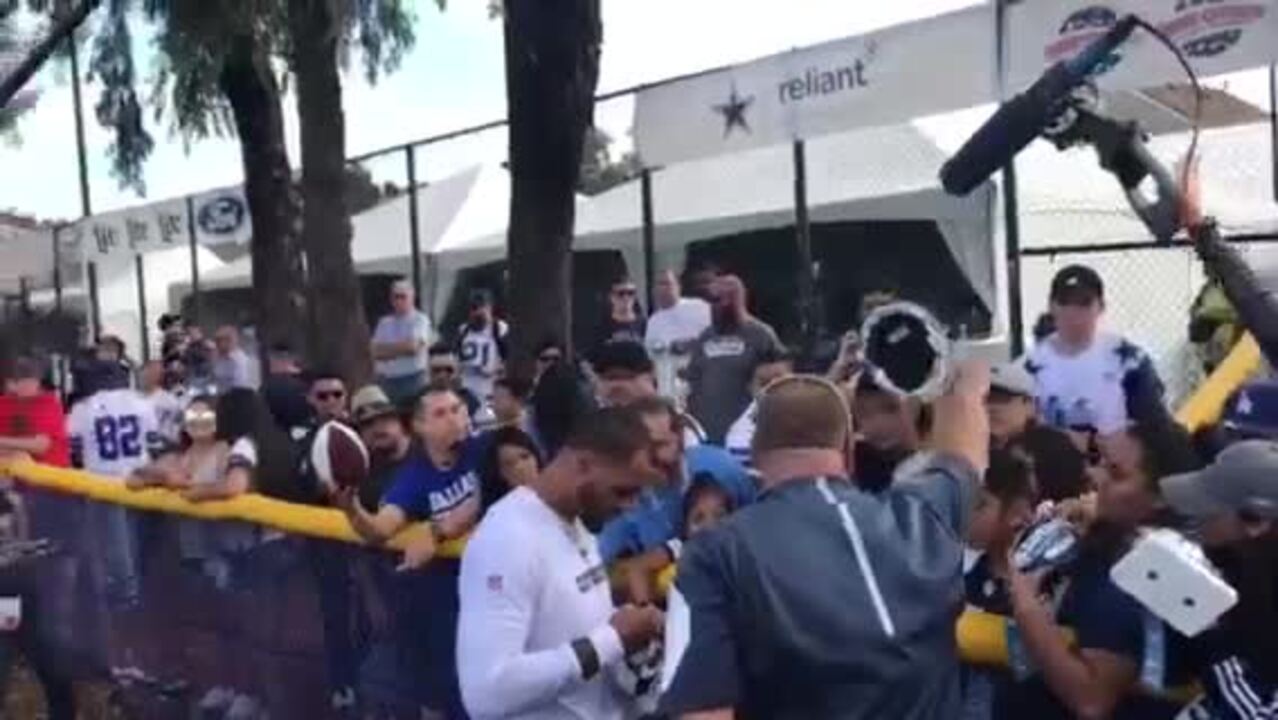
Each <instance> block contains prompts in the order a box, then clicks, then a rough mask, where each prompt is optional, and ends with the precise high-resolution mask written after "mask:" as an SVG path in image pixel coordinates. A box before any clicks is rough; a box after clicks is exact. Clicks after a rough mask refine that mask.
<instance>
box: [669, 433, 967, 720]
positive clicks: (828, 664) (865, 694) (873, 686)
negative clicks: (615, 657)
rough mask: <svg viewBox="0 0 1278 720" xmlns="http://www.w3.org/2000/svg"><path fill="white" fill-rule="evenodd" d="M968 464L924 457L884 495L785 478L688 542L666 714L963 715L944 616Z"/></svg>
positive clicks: (958, 572) (956, 567)
mask: <svg viewBox="0 0 1278 720" xmlns="http://www.w3.org/2000/svg"><path fill="white" fill-rule="evenodd" d="M977 488H978V477H977V474H976V472H975V470H973V469H972V467H971V466H970V465H969V464H968V463H966V462H964V461H962V460H959V459H958V458H955V457H951V456H945V455H934V456H933V457H932V458H931V460H930V462H928V463H926V464H925V465H924V466H923V467H921V468H919V469H918V470H917V471H915V472H914V473H912V474H911V475H910V476H909V477H907V478H901V479H900V480H898V482H897V483H896V484H894V485H893V486H892V488H891V489H889V490H887V491H885V492H884V493H882V494H879V495H872V494H870V493H866V492H862V491H861V490H859V489H857V488H856V487H855V486H854V485H853V484H852V483H851V482H849V481H848V480H847V479H846V478H806V479H796V480H793V481H790V482H787V483H785V484H782V485H780V486H778V487H775V488H772V489H770V490H768V491H766V492H765V493H764V494H763V495H762V496H761V497H760V499H759V500H758V501H757V502H756V503H754V504H753V505H751V506H749V507H746V508H744V509H742V510H740V511H738V512H737V513H735V514H734V515H733V516H732V517H730V518H729V519H728V520H726V521H725V522H724V523H722V524H721V525H719V526H718V527H716V528H714V529H713V530H709V531H707V532H705V533H703V534H701V535H698V536H697V537H696V538H695V539H694V540H693V541H691V542H689V543H687V544H686V545H685V547H684V552H683V556H682V557H681V558H680V561H679V573H678V576H677V579H676V580H675V590H676V591H675V592H672V593H671V598H670V610H669V612H668V614H667V623H668V625H667V628H668V629H670V630H674V629H677V628H682V630H676V631H675V632H668V635H667V650H666V653H667V656H666V662H667V665H666V677H665V680H664V682H665V683H666V687H665V693H664V695H663V697H662V701H661V705H662V710H663V711H664V712H667V713H669V714H670V715H672V716H677V715H679V714H682V713H689V712H696V711H704V710H712V709H716V708H723V707H731V708H735V709H736V710H737V717H738V718H743V719H745V720H749V719H750V718H774V719H777V720H791V719H793V720H800V719H802V720H808V719H809V718H838V719H840V720H852V719H854V718H855V719H857V720H860V719H862V718H864V719H866V720H870V719H874V720H877V719H878V718H909V719H914V720H939V719H941V718H954V717H957V716H958V712H959V709H960V707H961V704H960V702H959V699H960V698H959V660H958V652H957V648H956V644H955V636H954V624H955V622H956V621H957V620H958V616H959V613H960V611H961V610H962V607H963V576H962V570H963V568H962V564H963V543H962V537H963V532H964V528H965V527H966V525H967V519H968V517H969V516H970V513H971V506H972V503H973V498H974V497H975V495H976V491H977Z"/></svg>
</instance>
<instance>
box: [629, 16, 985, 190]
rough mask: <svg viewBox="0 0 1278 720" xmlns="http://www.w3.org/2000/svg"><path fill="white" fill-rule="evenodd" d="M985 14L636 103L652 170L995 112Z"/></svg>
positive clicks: (885, 34) (800, 56) (911, 27)
mask: <svg viewBox="0 0 1278 720" xmlns="http://www.w3.org/2000/svg"><path fill="white" fill-rule="evenodd" d="M994 97H995V88H994V18H993V14H992V11H991V9H990V6H987V5H980V6H976V7H972V8H968V9H965V10H960V11H958V12H954V13H948V14H946V15H940V16H937V17H933V18H928V19H925V20H919V21H917V22H911V23H906V24H903V25H897V26H894V27H889V28H885V29H883V30H879V31H876V32H872V33H869V34H866V35H861V36H857V37H850V38H845V39H843V40H836V41H834V42H829V43H825V44H822V45H816V46H813V47H810V48H803V49H799V50H793V51H790V52H786V53H781V54H779V55H773V56H771V57H767V58H763V59H760V60H756V61H754V62H750V63H746V64H743V65H738V66H736V67H731V68H727V69H724V70H719V71H716V72H712V73H708V74H705V75H698V76H696V77H693V78H689V79H687V80H682V81H679V82H674V83H670V84H668V85H660V86H657V87H653V88H650V89H647V90H644V91H642V92H640V93H639V95H638V98H637V99H636V100H635V141H636V145H637V146H638V149H639V155H640V157H641V158H642V159H643V162H644V164H646V165H647V166H649V167H654V166H658V165H666V164H670V163H676V162H681V161H684V160H689V159H692V158H698V157H707V156H711V155H717V154H720V153H730V152H739V151H741V150H747V149H750V148H756V147H762V146H766V145H776V144H780V143H787V142H791V141H793V140H797V139H802V138H808V137H815V136H818V135H823V134H827V133H834V132H840V131H843V130H849V129H852V128H856V127H867V126H873V125H887V124H892V123H897V122H901V121H904V120H908V119H910V118H912V117H919V116H924V115H932V114H936V113H942V112H947V111H950V110H957V109H960V108H964V107H969V106H972V105H979V104H981V103H986V102H992V101H993V99H994Z"/></svg>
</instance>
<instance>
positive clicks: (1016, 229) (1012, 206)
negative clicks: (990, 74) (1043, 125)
mask: <svg viewBox="0 0 1278 720" xmlns="http://www.w3.org/2000/svg"><path fill="white" fill-rule="evenodd" d="M1009 4H1010V3H1009V2H1008V0H997V2H995V4H994V10H995V12H994V44H995V46H996V47H995V59H996V66H997V68H998V81H999V93H1000V96H1001V97H1006V95H1007V88H1006V86H1005V84H1006V82H1007V63H1006V52H1005V51H1006V48H1005V44H1006V38H1007V6H1008V5H1009ZM1003 228H1004V239H1005V245H1006V247H1005V249H1004V250H1005V254H1006V259H1007V315H1008V318H1007V333H1008V336H1009V337H1008V349H1009V351H1010V352H1011V354H1012V357H1019V356H1020V355H1021V352H1022V351H1024V349H1025V319H1024V318H1023V317H1022V313H1023V312H1024V310H1023V308H1022V305H1021V221H1020V211H1019V209H1018V205H1017V194H1016V161H1015V160H1014V159H1013V160H1008V162H1007V165H1005V166H1004V167H1003Z"/></svg>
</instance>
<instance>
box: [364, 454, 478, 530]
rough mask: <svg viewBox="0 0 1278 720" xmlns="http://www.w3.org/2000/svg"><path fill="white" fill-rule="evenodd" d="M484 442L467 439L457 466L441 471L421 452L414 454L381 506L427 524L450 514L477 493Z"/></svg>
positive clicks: (394, 481)
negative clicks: (396, 509)
mask: <svg viewBox="0 0 1278 720" xmlns="http://www.w3.org/2000/svg"><path fill="white" fill-rule="evenodd" d="M483 445H484V443H483V441H482V440H481V439H480V438H479V437H477V436H476V437H470V438H467V439H466V441H465V442H464V444H463V445H462V449H461V452H460V453H459V455H458V458H457V462H456V463H455V464H454V465H453V466H452V467H449V468H444V469H440V468H437V467H435V465H434V463H432V462H431V460H430V456H429V455H428V454H427V453H426V452H425V451H424V450H422V451H419V452H416V453H414V455H413V457H412V458H410V459H409V460H407V461H406V462H405V464H404V465H403V467H401V468H400V469H399V472H397V473H396V474H395V477H394V479H393V480H391V484H390V489H389V490H387V491H386V495H385V496H384V497H383V499H382V502H383V503H384V504H387V505H394V506H396V507H398V508H400V509H401V510H403V511H404V514H405V515H407V516H408V517H410V518H412V519H413V520H430V519H432V518H435V517H438V516H440V515H443V514H444V513H447V512H449V511H450V510H453V509H454V508H456V507H457V506H459V505H461V504H462V503H464V502H466V501H467V500H469V499H470V498H472V497H476V495H477V493H478V492H479V475H478V468H479V461H480V458H481V457H482V455H483Z"/></svg>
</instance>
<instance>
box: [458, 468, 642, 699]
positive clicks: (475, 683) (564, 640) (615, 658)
mask: <svg viewBox="0 0 1278 720" xmlns="http://www.w3.org/2000/svg"><path fill="white" fill-rule="evenodd" d="M458 588H459V593H460V598H461V614H460V618H459V620H458V629H457V670H458V676H459V679H460V680H461V692H462V699H463V700H464V701H465V703H466V710H467V712H469V713H470V716H471V717H473V718H475V720H485V719H486V718H520V719H521V720H561V719H562V720H569V719H573V720H577V719H580V720H586V719H589V720H620V719H621V718H624V717H628V716H629V713H630V711H631V710H633V709H634V707H633V699H631V698H630V697H629V696H628V695H627V693H625V692H624V691H623V690H622V689H621V685H620V683H619V680H618V678H619V677H620V676H621V672H620V669H621V668H622V667H624V665H625V663H624V662H623V656H624V650H623V649H622V645H621V638H620V637H619V636H618V635H617V631H616V630H615V629H613V627H612V626H611V625H610V624H609V623H608V620H609V618H610V617H611V616H612V613H613V604H612V595H611V592H610V590H609V588H608V572H607V569H606V568H605V567H604V564H603V561H602V560H601V559H600V557H599V548H598V544H597V543H596V541H595V537H594V536H593V535H591V534H590V532H589V531H587V530H586V528H585V527H584V526H583V525H582V524H581V522H580V521H576V522H574V523H571V524H570V523H568V522H567V521H565V520H564V519H563V518H561V517H560V516H559V515H558V514H556V513H555V511H554V510H552V509H550V507H549V506H547V505H546V504H545V502H543V501H542V499H541V498H540V497H539V496H538V495H537V493H535V492H534V491H532V490H531V489H529V488H527V487H518V488H515V489H514V490H512V491H510V493H509V494H507V495H506V497H505V498H503V499H502V500H501V501H500V502H498V503H497V504H496V505H494V506H493V507H492V509H491V510H489V512H488V514H487V515H486V516H485V517H484V520H483V522H481V523H480V524H479V529H478V530H476V531H475V534H474V536H472V537H471V539H470V542H469V543H468V544H467V545H466V551H465V553H464V554H463V555H462V562H461V578H460V580H459V582H458ZM580 638H588V639H589V640H590V641H591V643H592V644H593V645H594V647H595V651H596V653H597V655H598V656H599V665H600V668H601V671H600V672H599V673H598V674H596V675H595V676H594V677H592V678H591V679H590V680H582V677H581V676H582V668H581V666H580V664H579V663H578V660H577V655H576V654H575V653H574V651H573V649H572V647H571V643H572V642H573V641H574V640H577V639H580Z"/></svg>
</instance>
